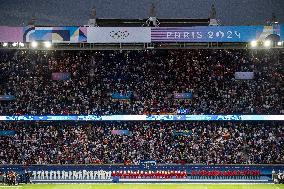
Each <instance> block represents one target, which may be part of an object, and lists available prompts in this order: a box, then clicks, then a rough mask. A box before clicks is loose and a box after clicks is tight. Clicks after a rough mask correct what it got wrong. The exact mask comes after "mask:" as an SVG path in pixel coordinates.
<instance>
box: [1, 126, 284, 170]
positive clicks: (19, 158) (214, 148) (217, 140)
mask: <svg viewBox="0 0 284 189" xmlns="http://www.w3.org/2000/svg"><path fill="white" fill-rule="evenodd" d="M0 125H1V129H2V130H14V131H16V134H15V135H14V136H1V137H0V143H1V145H0V163H1V164H25V165H29V164H139V163H140V162H141V161H142V160H143V161H144V160H154V161H156V162H157V163H162V164H172V163H178V164H185V163H190V164H281V163H283V162H284V126H283V124H282V123H281V122H271V121H270V122H256V121H252V122H227V121H225V122H220V121H219V122H200V121H199V122H131V121H130V122H92V123H86V122H40V123H34V122H26V123H23V122H9V123H7V122H2V123H1V124H0ZM113 130H127V131H129V132H124V133H123V134H119V133H114V132H113Z"/></svg>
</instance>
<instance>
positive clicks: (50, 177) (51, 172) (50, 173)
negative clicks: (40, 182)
mask: <svg viewBox="0 0 284 189" xmlns="http://www.w3.org/2000/svg"><path fill="white" fill-rule="evenodd" d="M52 176H53V171H52V170H51V171H49V180H52Z"/></svg>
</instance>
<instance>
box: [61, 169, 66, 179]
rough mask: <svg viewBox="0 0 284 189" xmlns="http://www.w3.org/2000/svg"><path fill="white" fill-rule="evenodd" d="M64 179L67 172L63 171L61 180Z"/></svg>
mask: <svg viewBox="0 0 284 189" xmlns="http://www.w3.org/2000/svg"><path fill="white" fill-rule="evenodd" d="M64 177H65V171H64V170H63V171H61V179H62V180H64Z"/></svg>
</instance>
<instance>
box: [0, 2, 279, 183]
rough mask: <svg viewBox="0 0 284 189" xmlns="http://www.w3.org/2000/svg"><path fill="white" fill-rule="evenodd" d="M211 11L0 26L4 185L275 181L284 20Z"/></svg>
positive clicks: (0, 176) (0, 133) (0, 147)
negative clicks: (246, 19)
mask: <svg viewBox="0 0 284 189" xmlns="http://www.w3.org/2000/svg"><path fill="white" fill-rule="evenodd" d="M211 9H212V10H211V13H210V18H206V19H193V18H181V19H172V18H169V19H157V18H156V15H155V11H154V6H152V9H151V11H150V17H149V18H147V19H101V18H96V10H95V8H94V9H93V10H92V14H91V18H90V20H89V22H88V25H84V26H59V27H57V26H40V25H35V18H33V19H32V20H31V22H29V24H28V26H26V27H6V26H0V33H1V34H3V35H1V34H0V183H1V182H2V183H5V184H9V185H15V184H17V183H18V182H24V183H85V184H86V183H119V182H122V183H151V182H154V183H167V182H169V183H176V182H179V183H187V184H188V183H232V182H233V183H262V184H263V183H265V184H267V183H270V184H271V183H273V182H274V183H283V181H284V166H283V165H284V124H283V120H284V106H283V104H284V103H283V102H284V98H283V97H284V96H283V94H284V91H283V86H284V85H283V83H284V81H283V80H284V69H283V64H284V52H283V47H284V42H283V41H284V38H283V36H284V25H280V24H279V23H278V22H276V20H274V21H273V22H270V23H269V24H268V25H267V26H219V24H220V23H219V21H218V20H217V18H216V10H215V7H214V5H212V8H211ZM202 187H203V186H202ZM206 189H207V187H206ZM278 189H279V188H278Z"/></svg>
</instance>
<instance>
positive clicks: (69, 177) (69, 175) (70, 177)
mask: <svg viewBox="0 0 284 189" xmlns="http://www.w3.org/2000/svg"><path fill="white" fill-rule="evenodd" d="M68 173H69V174H68V179H69V180H71V179H72V171H68Z"/></svg>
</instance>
